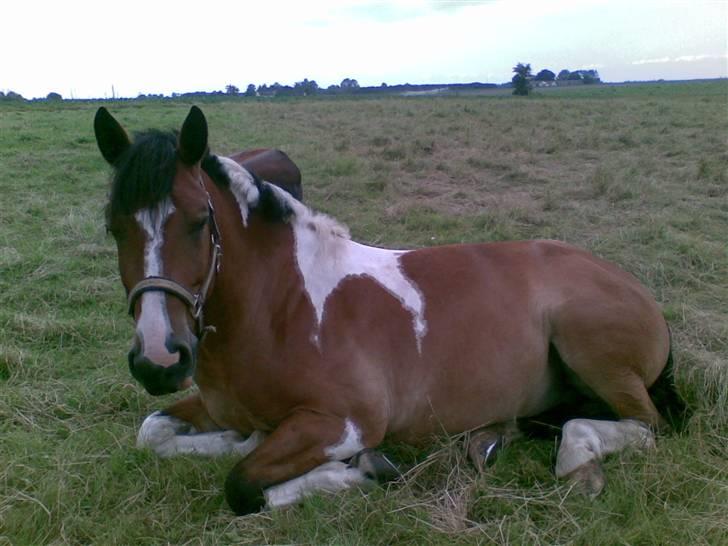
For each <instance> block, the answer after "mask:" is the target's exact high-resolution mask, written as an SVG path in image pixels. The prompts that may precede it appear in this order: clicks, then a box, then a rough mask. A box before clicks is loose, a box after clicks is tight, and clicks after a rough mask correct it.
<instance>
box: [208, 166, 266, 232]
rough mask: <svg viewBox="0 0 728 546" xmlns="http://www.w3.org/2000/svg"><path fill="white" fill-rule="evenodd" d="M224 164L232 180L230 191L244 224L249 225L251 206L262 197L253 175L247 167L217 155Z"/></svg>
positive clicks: (226, 172)
mask: <svg viewBox="0 0 728 546" xmlns="http://www.w3.org/2000/svg"><path fill="white" fill-rule="evenodd" d="M217 158H218V160H219V161H220V163H221V164H222V167H223V169H224V170H225V174H227V177H228V179H229V180H230V191H231V192H232V193H233V195H234V196H235V200H236V201H237V202H238V208H239V209H240V216H241V217H242V219H243V225H244V226H247V225H248V213H249V212H250V207H252V206H255V204H256V203H257V202H258V198H259V197H260V192H259V191H258V188H256V187H255V182H254V181H253V176H252V175H251V174H250V172H248V170H247V169H245V168H244V167H242V166H241V165H238V164H237V163H236V162H235V161H233V160H232V159H230V158H229V157H222V156H218V157H217Z"/></svg>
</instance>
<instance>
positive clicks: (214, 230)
mask: <svg viewBox="0 0 728 546" xmlns="http://www.w3.org/2000/svg"><path fill="white" fill-rule="evenodd" d="M207 210H208V214H209V218H210V242H211V246H212V252H211V256H210V268H209V269H208V270H207V275H206V276H205V280H204V281H203V282H202V285H201V286H200V289H199V290H198V291H197V293H196V294H193V293H192V292H190V291H189V290H187V288H185V287H184V286H182V285H181V284H180V283H178V282H177V281H173V280H172V279H168V278H166V277H156V276H154V277H145V278H144V279H142V280H141V281H139V282H138V283H137V284H136V285H135V286H134V288H132V289H131V291H130V292H129V296H128V298H127V307H128V309H129V314H130V315H131V316H132V317H133V316H134V308H135V307H136V302H137V300H138V299H139V298H140V297H141V295H142V294H144V292H152V291H160V292H166V293H167V294H172V295H173V296H175V297H177V298H178V299H179V300H181V301H182V302H183V303H184V304H185V305H186V306H187V310H188V311H189V313H190V315H191V316H192V318H193V319H194V321H195V330H196V331H195V335H197V337H198V338H200V337H201V336H203V335H204V334H206V333H207V332H208V331H210V330H214V329H215V328H214V326H205V323H204V317H203V315H202V308H203V307H204V306H205V300H206V299H207V295H208V294H207V293H208V292H209V290H210V286H211V285H212V281H213V280H214V278H215V274H216V273H217V272H218V271H220V258H221V257H222V246H221V239H220V230H219V229H218V227H217V221H216V220H215V209H214V208H213V206H212V201H210V196H209V195H208V196H207Z"/></svg>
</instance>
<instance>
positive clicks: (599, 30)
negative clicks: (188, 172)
mask: <svg viewBox="0 0 728 546" xmlns="http://www.w3.org/2000/svg"><path fill="white" fill-rule="evenodd" d="M0 14H1V21H0V52H2V53H1V54H0V91H5V92H7V91H8V90H13V91H15V92H18V93H20V94H22V95H23V96H24V97H26V98H32V97H44V96H46V95H47V94H48V93H49V92H51V91H55V92H58V93H61V95H63V96H64V97H72V96H73V97H76V98H87V97H110V96H111V94H112V86H113V89H114V90H115V94H116V96H123V97H135V96H137V95H139V94H140V93H145V94H149V93H163V94H171V93H172V92H180V93H182V92H187V91H214V90H221V89H224V88H225V86H226V85H227V84H234V85H236V86H238V87H239V88H241V89H242V90H244V89H245V87H246V86H247V84H249V83H254V84H255V85H260V84H263V83H267V84H271V83H273V82H280V83H281V84H289V85H292V84H293V83H294V82H296V81H300V80H302V79H303V78H308V79H314V80H316V81H317V82H318V84H319V85H320V86H322V87H326V86H328V85H330V84H332V83H337V84H338V83H340V82H341V80H342V79H343V78H346V77H350V78H355V79H357V80H358V81H359V83H360V85H379V84H381V83H382V82H387V83H388V84H395V83H406V82H409V83H448V82H471V81H480V82H491V83H499V82H504V81H508V80H510V78H511V75H512V74H511V68H512V67H513V66H514V65H515V64H516V63H517V62H527V63H531V66H532V68H533V69H534V73H535V72H537V71H538V70H540V69H542V68H549V69H551V70H553V71H554V72H557V73H558V71H559V70H561V69H562V68H568V69H570V70H574V69H579V68H596V69H597V70H598V71H599V73H600V75H601V76H602V79H603V80H605V81H624V80H648V79H658V78H664V79H692V78H714V77H726V76H728V43H727V42H728V0H712V1H708V0H691V1H690V0H686V1H682V2H674V1H669V0H662V1H641V0H629V1H624V0H581V1H577V0H540V1H523V0H522V1H518V0H502V1H429V0H412V1H404V0H402V1H389V2H373V1H346V0H322V1H297V2H294V1H285V2H284V1H275V0H253V1H249V2H246V1H241V0H239V1H223V0H195V1H188V0H172V1H168V0H114V1H113V2H109V1H107V0H96V1H82V0H54V1H46V0H12V1H9V2H5V3H4V5H3V7H2V10H1V11H0Z"/></svg>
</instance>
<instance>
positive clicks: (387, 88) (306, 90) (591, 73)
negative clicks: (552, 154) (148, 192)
mask: <svg viewBox="0 0 728 546" xmlns="http://www.w3.org/2000/svg"><path fill="white" fill-rule="evenodd" d="M513 72H514V76H513V78H512V80H511V82H510V83H509V84H503V85H511V86H512V87H513V88H514V91H513V92H514V94H516V95H527V94H528V93H529V92H530V90H531V89H532V88H533V82H569V83H576V82H581V83H584V84H592V83H599V82H600V81H601V80H600V79H599V73H598V72H597V71H596V70H574V71H570V70H567V69H563V70H561V71H560V72H559V73H558V75H556V74H555V73H554V72H552V71H551V70H549V69H547V68H544V69H543V70H541V71H539V72H538V73H537V74H536V75H535V76H533V75H532V73H531V65H530V64H524V63H518V64H517V65H516V66H515V67H514V68H513ZM493 87H498V85H497V84H494V83H480V82H472V83H447V84H410V83H404V84H394V85H388V84H387V83H386V82H382V84H381V85H378V86H366V87H362V86H360V85H359V82H358V81H357V80H356V79H354V78H344V79H343V80H341V83H339V84H333V85H329V86H328V87H326V88H323V87H320V86H319V85H318V83H316V80H309V79H308V78H304V79H303V80H302V81H299V82H295V83H294V84H293V85H281V84H280V83H278V82H275V83H273V84H272V85H267V84H262V85H258V86H257V87H256V86H255V84H252V83H251V84H248V86H247V87H246V88H245V91H244V92H241V91H240V88H239V87H237V86H236V85H234V84H228V85H226V86H225V89H224V90H221V91H194V92H189V93H172V94H171V95H170V96H169V97H167V96H165V95H163V94H143V93H142V94H139V95H138V96H137V97H136V98H137V99H146V100H154V99H159V100H161V99H165V98H170V97H171V98H186V99H190V98H193V99H199V98H205V97H209V98H215V97H224V96H242V97H307V96H313V95H350V94H358V95H370V94H385V93H387V94H393V95H394V94H399V93H405V92H425V91H432V90H436V89H443V88H446V89H449V90H454V91H458V90H465V89H488V88H493ZM24 100H25V98H23V96H22V95H20V94H19V93H16V92H14V91H6V92H2V91H0V101H24ZM34 100H40V101H44V100H45V101H49V102H52V101H61V100H63V97H62V96H61V94H60V93H56V92H51V93H48V95H47V96H46V97H45V98H44V99H34ZM116 100H133V99H116Z"/></svg>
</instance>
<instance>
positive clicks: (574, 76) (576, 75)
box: [567, 70, 581, 81]
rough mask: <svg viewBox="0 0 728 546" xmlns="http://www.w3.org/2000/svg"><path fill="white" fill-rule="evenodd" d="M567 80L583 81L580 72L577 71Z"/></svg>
mask: <svg viewBox="0 0 728 546" xmlns="http://www.w3.org/2000/svg"><path fill="white" fill-rule="evenodd" d="M567 79H568V80H571V81H576V80H581V74H580V73H579V71H578V70H575V71H574V72H572V73H571V74H569V77H568V78H567Z"/></svg>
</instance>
